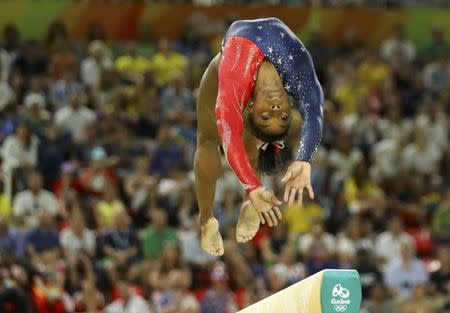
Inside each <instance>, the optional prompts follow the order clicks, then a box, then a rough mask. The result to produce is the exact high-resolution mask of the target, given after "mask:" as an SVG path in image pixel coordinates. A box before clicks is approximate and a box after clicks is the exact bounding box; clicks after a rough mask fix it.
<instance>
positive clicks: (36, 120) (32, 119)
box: [24, 93, 51, 133]
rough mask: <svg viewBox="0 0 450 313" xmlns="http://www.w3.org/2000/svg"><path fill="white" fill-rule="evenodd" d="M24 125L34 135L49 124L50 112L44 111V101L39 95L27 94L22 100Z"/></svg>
mask: <svg viewBox="0 0 450 313" xmlns="http://www.w3.org/2000/svg"><path fill="white" fill-rule="evenodd" d="M24 105H25V114H24V121H25V123H26V124H27V125H28V126H29V127H30V128H31V129H32V130H33V132H35V133H39V131H40V130H42V129H43V128H44V127H46V126H47V125H48V124H49V122H50V117H51V115H50V112H48V111H47V110H46V109H45V99H44V97H43V96H42V95H41V94H39V93H29V94H28V95H27V96H26V97H25V100H24Z"/></svg>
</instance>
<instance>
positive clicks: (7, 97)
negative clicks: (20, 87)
mask: <svg viewBox="0 0 450 313" xmlns="http://www.w3.org/2000/svg"><path fill="white" fill-rule="evenodd" d="M5 63H6V60H4V57H3V51H2V50H1V49H0V112H2V111H3V109H4V108H5V107H6V106H7V105H9V104H10V103H11V102H12V101H13V100H14V97H15V94H14V91H13V89H12V88H11V86H10V85H9V83H8V81H7V79H6V75H7V74H6V73H5V72H4V71H3V68H5V67H6V66H7V65H6V64H5Z"/></svg>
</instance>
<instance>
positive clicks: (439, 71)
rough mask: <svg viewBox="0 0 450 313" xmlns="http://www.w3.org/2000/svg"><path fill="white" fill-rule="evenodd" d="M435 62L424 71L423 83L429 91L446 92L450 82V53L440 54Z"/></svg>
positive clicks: (429, 64)
mask: <svg viewBox="0 0 450 313" xmlns="http://www.w3.org/2000/svg"><path fill="white" fill-rule="evenodd" d="M435 60H436V61H435V62H432V63H428V64H427V65H426V66H425V68H424V69H423V83H424V85H425V87H426V88H427V89H428V90H430V91H434V92H436V91H440V90H445V89H446V88H447V87H448V84H449V82H450V61H449V57H448V52H441V53H439V54H438V55H437V58H436V59H435Z"/></svg>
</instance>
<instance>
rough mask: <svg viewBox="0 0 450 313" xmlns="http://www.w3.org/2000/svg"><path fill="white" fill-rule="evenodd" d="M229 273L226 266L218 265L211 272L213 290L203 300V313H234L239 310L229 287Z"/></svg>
mask: <svg viewBox="0 0 450 313" xmlns="http://www.w3.org/2000/svg"><path fill="white" fill-rule="evenodd" d="M228 280H229V277H228V272H227V270H226V267H225V265H224V264H221V263H218V264H216V265H215V266H214V267H213V269H212V270H211V282H212V289H210V290H209V291H208V292H207V293H206V295H205V296H204V297H203V299H202V303H201V312H202V313H232V312H237V310H238V308H237V306H236V303H235V302H234V299H233V294H232V293H231V292H230V290H229V287H228Z"/></svg>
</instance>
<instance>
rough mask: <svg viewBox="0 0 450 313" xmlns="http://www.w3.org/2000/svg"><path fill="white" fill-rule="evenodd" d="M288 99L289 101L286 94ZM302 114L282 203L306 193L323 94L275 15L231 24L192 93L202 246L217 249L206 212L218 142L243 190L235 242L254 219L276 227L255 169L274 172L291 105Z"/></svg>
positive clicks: (248, 232) (295, 124)
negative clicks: (293, 157) (194, 110)
mask: <svg viewBox="0 0 450 313" xmlns="http://www.w3.org/2000/svg"><path fill="white" fill-rule="evenodd" d="M290 97H291V98H292V100H291V99H290ZM291 102H296V103H297V104H298V108H299V111H300V115H301V117H302V118H303V124H302V126H301V135H300V142H299V148H298V152H297V154H296V160H295V161H294V162H293V163H292V164H291V165H290V166H289V167H288V169H287V171H286V174H285V175H284V177H283V178H282V182H283V183H285V184H286V189H285V193H284V201H285V202H288V203H289V204H291V203H293V201H294V200H295V198H296V197H297V199H298V201H299V203H301V202H302V195H303V190H304V189H305V188H306V189H307V190H308V192H309V196H310V197H311V198H313V197H314V193H313V190H312V187H311V161H312V159H313V156H314V154H315V152H316V150H317V147H318V146H319V143H320V140H321V137H322V119H323V118H322V116H323V112H322V105H323V92H322V88H321V86H320V83H319V81H318V79H317V76H316V73H315V70H314V65H313V62H312V59H311V56H310V55H309V53H308V51H307V50H306V48H305V46H304V45H303V43H302V42H301V41H300V40H299V39H298V38H297V36H296V35H295V34H294V33H293V32H292V31H291V30H290V29H289V28H288V27H287V26H286V25H285V24H284V23H283V22H281V21H280V20H279V19H277V18H264V19H256V20H240V21H236V22H234V23H233V24H232V25H231V26H230V28H229V29H228V31H227V33H226V34H225V37H224V40H223V43H222V51H221V53H219V54H218V55H217V56H216V57H215V58H214V59H213V60H212V61H211V63H210V64H209V66H208V68H207V70H206V72H205V73H204V75H203V78H202V80H201V83H200V87H199V92H198V97H197V120H198V131H197V151H196V154H195V161H194V173H195V189H196V195H197V201H198V204H199V208H200V223H201V246H202V248H203V249H204V250H205V251H206V252H208V253H210V254H212V255H222V254H223V252H224V249H223V242H222V237H221V235H220V232H219V224H218V221H217V220H216V219H215V218H214V215H213V205H214V196H215V187H216V181H217V179H218V178H219V176H220V175H221V168H222V167H221V158H220V150H219V147H220V145H221V146H222V148H223V151H224V154H225V156H226V159H227V161H228V164H229V165H230V167H231V169H232V170H233V171H234V173H235V175H236V176H237V178H238V179H239V181H240V182H241V184H242V186H243V188H244V189H245V191H246V195H245V196H244V203H243V205H242V208H241V213H240V217H239V222H238V224H237V227H236V240H237V241H238V242H246V241H249V240H250V239H252V238H253V237H254V236H255V234H256V232H257V231H258V229H259V224H260V222H261V223H265V222H267V224H268V225H269V226H275V225H277V223H278V220H279V219H281V218H282V215H281V212H280V210H279V208H278V206H279V205H280V204H281V202H280V201H279V200H278V199H277V197H276V196H275V195H274V193H273V191H272V190H270V189H268V188H266V187H264V186H262V184H261V182H260V180H259V178H258V175H257V174H256V171H258V172H259V173H262V174H274V173H276V172H277V171H279V170H280V169H281V168H282V166H283V164H282V163H283V160H282V157H281V153H280V152H281V149H283V148H284V142H283V138H285V137H286V136H287V134H288V132H289V131H290V129H291V130H292V129H295V128H298V129H299V128H300V126H299V125H300V117H299V114H298V112H297V111H296V110H291Z"/></svg>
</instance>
